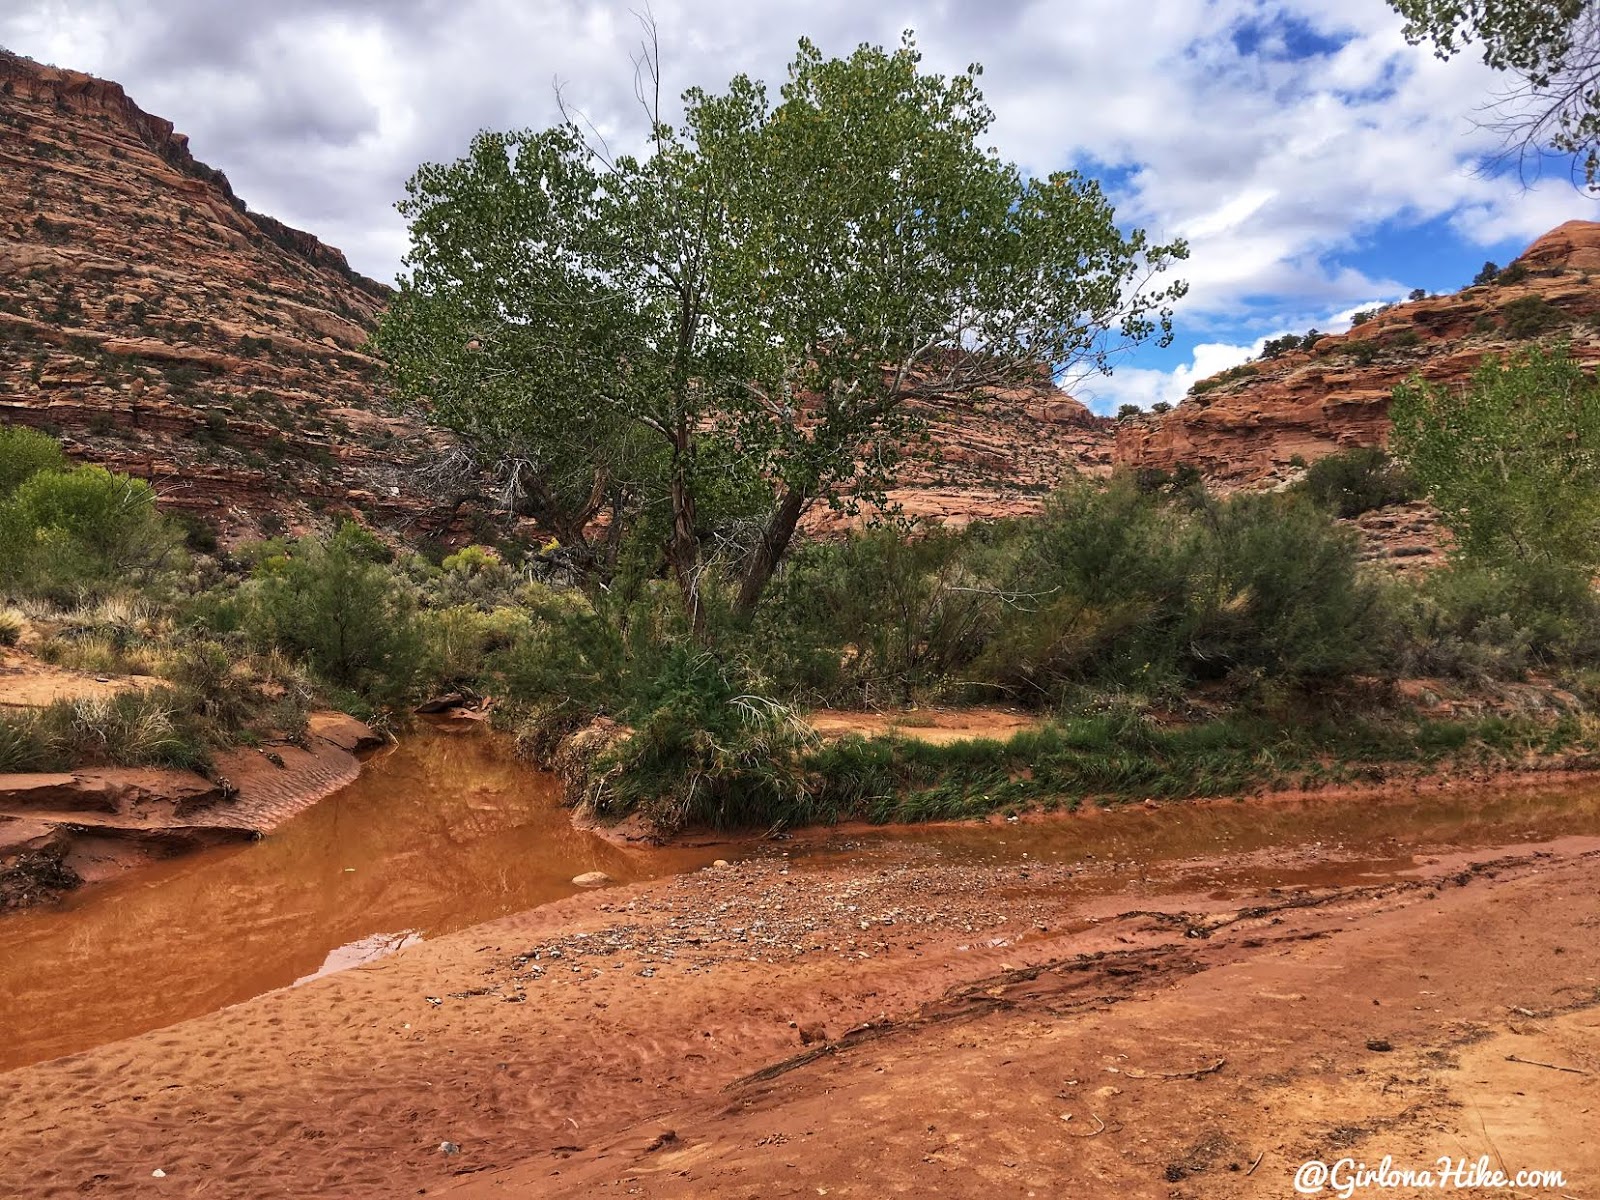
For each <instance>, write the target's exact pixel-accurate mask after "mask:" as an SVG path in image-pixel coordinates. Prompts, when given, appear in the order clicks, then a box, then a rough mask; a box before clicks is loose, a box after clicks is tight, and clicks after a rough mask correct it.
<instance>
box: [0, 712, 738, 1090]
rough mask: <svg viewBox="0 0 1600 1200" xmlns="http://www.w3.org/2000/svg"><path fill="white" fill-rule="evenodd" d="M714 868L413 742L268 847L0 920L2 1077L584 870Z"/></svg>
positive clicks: (523, 900) (535, 891) (538, 891)
mask: <svg viewBox="0 0 1600 1200" xmlns="http://www.w3.org/2000/svg"><path fill="white" fill-rule="evenodd" d="M719 853H720V854H722V855H726V854H727V849H726V848H723V849H722V850H721V851H718V850H715V849H699V850H691V851H682V850H679V851H640V852H634V851H629V850H623V849H620V848H618V847H616V846H613V845H612V844H610V843H609V842H607V841H605V840H604V839H602V838H598V837H596V836H594V835H593V834H589V833H583V832H580V831H578V830H575V829H573V827H572V824H571V822H570V821H569V820H568V817H567V813H566V811H565V810H563V809H562V808H561V807H560V802H559V791H558V788H557V785H556V782H555V780H554V779H553V778H552V777H551V776H549V775H545V774H542V773H540V772H536V771H533V770H530V769H529V767H528V766H527V765H526V764H525V763H522V762H519V761H517V760H516V759H515V758H514V757H513V756H512V755H511V754H510V752H509V749H508V747H507V745H506V743H505V742H504V741H503V740H502V739H500V738H497V737H493V736H489V735H487V734H485V733H484V732H482V731H481V730H477V729H474V731H472V732H465V733H445V732H436V731H431V730H427V729H423V730H419V731H417V732H416V733H414V734H412V735H410V736H408V737H407V739H406V740H405V742H404V743H403V744H402V745H400V746H398V747H395V748H393V749H390V750H388V751H385V752H382V753H381V754H380V755H379V756H378V757H376V758H374V759H373V760H371V761H370V762H368V763H367V765H366V768H365V770H364V771H363V772H362V775H361V778H360V779H358V780H357V781H356V782H355V783H353V784H351V785H350V786H349V787H346V788H344V789H342V790H340V791H339V792H337V793H335V794H334V795H332V796H330V797H328V798H327V799H326V800H323V801H322V802H321V803H319V804H317V805H315V806H314V807H312V808H310V809H308V810H307V811H306V812H304V813H302V814H300V815H299V816H298V817H296V818H294V819H293V820H292V821H290V822H289V823H288V824H286V825H285V826H284V827H283V828H282V829H281V830H279V831H278V832H277V833H276V834H274V835H272V836H271V837H268V838H266V839H265V840H263V841H261V842H258V843H255V844H253V845H248V846H237V847H222V848H217V849H213V850H205V851H201V852H199V853H196V854H192V855H189V856H186V857H184V858H179V859H172V860H170V861H167V862H163V863H157V864H155V865H153V866H150V867H148V868H142V869H140V870H137V871H135V872H132V873H130V874H129V875H127V876H124V877H122V878H119V879H116V880H113V881H111V882H109V883H104V884H98V885H95V886H92V887H89V888H86V889H85V890H84V891H82V892H80V893H78V894H77V895H75V896H73V897H71V898H69V899H68V901H67V902H66V904H65V906H64V907H62V908H52V909H48V910H38V911H33V912H25V913H21V914H16V915H13V916H9V917H6V918H5V919H4V920H0V1070H4V1069H6V1068H8V1067H13V1066H18V1065H21V1064H22V1063H27V1062H35V1061H38V1060H40V1059H44V1058H50V1057H54V1056H56V1055H59V1054H66V1053H70V1052H72V1051H74V1050H79V1049H83V1048H86V1047H89V1046H95V1045H99V1044H101V1043H103V1042H107V1041H113V1040H116V1039H118V1038H122V1037H128V1036H131V1035H133V1034H136V1033H142V1032H144V1031H146V1030H150V1029H157V1028H160V1027H161V1026H164V1025H170V1024H172V1023H173V1022H175V1021H181V1020H184V1019H185V1018H187V1017H192V1016H196V1015H198V1014H200V1013H205V1012H211V1011H214V1010H216V1009H219V1008H223V1007H225V1006H227V1005H229V1004H236V1003H238V1002H239V1001H241V1000H246V999H248V998H250V997H251V996H256V995H260V994H261V993H262V992H266V991H271V990H272V989H273V988H279V987H285V986H288V985H289V984H292V983H295V982H296V981H304V980H307V979H310V978H315V977H316V976H317V975H319V974H325V973H327V972H329V971H334V970H339V969H342V968H345V967H350V966H355V965H357V964H358V963H360V962H363V961H367V960H368V959H369V958H372V957H377V956H379V955H380V954H383V953H390V952H392V951H393V950H396V949H399V947H400V944H409V943H408V942H407V939H410V940H416V939H420V938H423V937H437V936H439V935H440V934H443V933H448V932H450V931H452V930H456V929H461V928H464V927H466V926H468V925H472V924H475V923H477V922H479V921H486V920H490V919H492V918H494V917H498V916H503V915H505V914H507V913H514V912H521V911H523V910H524V909H528V908H532V907H534V906H535V905H539V904H544V903H548V902H549V901H551V900H556V899H560V898H561V897H563V896H568V895H571V894H572V893H574V892H575V891H577V890H578V889H577V888H575V887H574V886H573V885H572V877H573V876H574V875H578V874H581V873H582V872H585V871H604V872H605V873H606V874H608V875H610V876H611V877H612V878H614V879H616V880H618V881H620V882H630V881H632V880H636V879H643V878H649V877H653V876H657V875H662V874H666V873H670V872H673V871H678V870H682V869H685V868H688V867H693V866H698V865H701V864H703V863H707V862H709V861H711V860H712V859H714V858H716V857H718V855H719ZM394 931H400V932H398V933H397V932H394ZM395 939H399V942H396V941H395Z"/></svg>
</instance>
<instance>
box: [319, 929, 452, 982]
mask: <svg viewBox="0 0 1600 1200" xmlns="http://www.w3.org/2000/svg"><path fill="white" fill-rule="evenodd" d="M421 940H422V935H421V934H420V933H418V932H417V931H416V930H415V929H402V930H401V931H400V932H399V933H374V934H372V935H371V936H370V937H364V938H357V939H356V940H355V941H353V942H350V943H348V944H346V945H343V946H335V947H334V948H333V949H332V950H329V951H328V957H327V958H325V959H323V960H322V965H321V966H320V967H318V968H317V969H316V970H315V971H313V972H311V974H309V975H302V976H300V978H299V979H296V980H295V981H294V983H292V984H290V985H289V986H291V987H299V986H300V985H301V984H302V983H310V982H311V981H312V980H313V979H321V978H322V977H323V976H324V975H332V974H333V973H334V972H335V971H348V970H349V969H350V968H351V967H359V966H360V965H361V964H362V963H369V962H375V961H376V960H378V959H380V958H387V957H388V956H389V955H391V954H398V953H399V952H400V951H402V950H404V949H405V948H406V947H407V946H415V945H416V944H417V943H418V942H420V941H421Z"/></svg>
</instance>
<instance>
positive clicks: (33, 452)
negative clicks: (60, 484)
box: [0, 425, 67, 501]
mask: <svg viewBox="0 0 1600 1200" xmlns="http://www.w3.org/2000/svg"><path fill="white" fill-rule="evenodd" d="M66 465H67V460H66V456H65V455H63V454H62V453H61V446H60V444H59V443H58V442H57V441H56V440H55V439H54V438H52V437H47V436H46V435H45V434H42V433H40V432H39V431H38V430H36V429H28V428H27V427H25V426H22V425H3V426H0V501H3V500H5V499H6V498H8V497H9V496H10V495H11V494H12V493H13V492H15V491H16V490H17V488H19V487H21V486H22V485H23V484H24V483H26V482H27V481H28V480H29V479H31V478H33V476H35V475H37V474H39V473H40V472H41V471H61V470H64V469H65V468H66Z"/></svg>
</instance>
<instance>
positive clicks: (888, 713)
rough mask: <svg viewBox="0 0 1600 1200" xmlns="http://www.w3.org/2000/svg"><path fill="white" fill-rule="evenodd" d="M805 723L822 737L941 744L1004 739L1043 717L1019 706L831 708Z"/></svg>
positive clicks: (1034, 725)
mask: <svg viewBox="0 0 1600 1200" xmlns="http://www.w3.org/2000/svg"><path fill="white" fill-rule="evenodd" d="M806 722H807V724H809V725H810V726H811V727H812V728H813V729H815V730H816V731H817V732H818V733H819V734H821V735H822V736H823V737H825V738H839V737H844V736H846V735H847V734H852V733H859V734H861V735H862V736H863V737H879V736H882V735H883V734H887V733H893V734H897V735H899V736H900V737H904V738H910V739H912V740H913V741H921V742H935V743H939V744H943V743H945V742H959V741H965V740H967V739H969V738H993V739H995V740H996V741H1005V740H1006V739H1008V738H1010V737H1011V736H1012V735H1014V734H1017V733H1020V732H1022V730H1024V729H1037V728H1039V727H1040V726H1041V725H1043V724H1044V718H1043V717H1041V716H1040V715H1039V714H1038V713H1029V712H1024V711H1022V710H1020V709H1010V708H994V707H976V708H916V709H889V710H885V711H883V712H869V711H865V710H853V709H844V708H833V709H818V710H817V711H815V712H812V713H808V714H806Z"/></svg>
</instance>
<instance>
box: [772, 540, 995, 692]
mask: <svg viewBox="0 0 1600 1200" xmlns="http://www.w3.org/2000/svg"><path fill="white" fill-rule="evenodd" d="M966 549H967V546H966V542H965V539H963V538H962V537H961V536H960V535H959V534H955V533H951V532H947V531H945V530H940V529H933V530H927V531H918V532H908V531H905V530H900V529H880V530H873V531H870V532H865V533H859V534H856V535H853V536H851V537H849V538H847V539H845V540H844V541H841V542H837V543H834V544H812V545H809V546H806V547H804V548H803V549H802V550H801V551H800V552H799V553H797V554H796V555H795V557H794V559H793V560H792V561H791V562H790V563H789V564H788V566H787V567H786V569H785V570H784V572H783V574H782V575H781V576H780V577H779V579H778V580H777V581H776V583H775V589H774V595H773V596H772V598H771V599H770V600H769V602H768V603H767V604H766V605H765V606H764V608H763V613H762V618H761V621H760V627H759V630H758V632H757V635H756V637H755V638H754V639H753V644H754V646H756V647H759V648H760V651H761V652H760V659H761V662H762V664H763V667H764V673H766V674H769V675H770V676H772V677H773V678H775V679H776V680H778V681H779V686H780V687H781V688H782V689H783V690H785V691H786V692H788V693H790V694H796V695H804V696H806V697H807V698H809V699H812V700H816V701H824V702H828V703H867V704H872V703H881V702H891V703H892V702H906V701H909V700H911V699H912V698H913V696H914V695H916V694H917V693H918V692H920V691H923V690H925V689H931V688H937V687H939V686H940V685H942V684H943V683H944V681H945V680H947V679H948V678H949V677H950V676H951V675H952V674H953V673H955V672H959V671H960V670H962V669H963V668H965V667H966V666H967V665H968V664H970V663H971V662H972V661H973V659H974V658H976V656H977V654H978V653H979V652H980V651H981V650H982V648H983V643H984V641H985V639H986V638H987V636H988V633H989V631H990V629H991V627H992V625H993V615H994V609H995V606H996V602H995V600H994V597H993V594H992V590H991V589H988V588H986V587H984V586H983V583H982V581H981V580H979V579H978V578H976V577H975V576H974V575H973V573H972V571H971V570H970V569H969V568H968V566H967V565H966V558H967V555H966V553H965V551H966Z"/></svg>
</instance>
